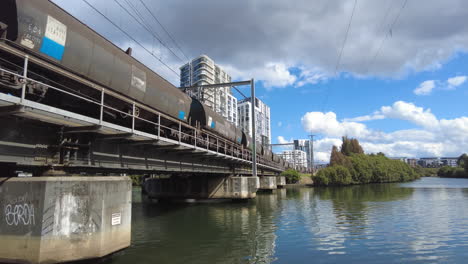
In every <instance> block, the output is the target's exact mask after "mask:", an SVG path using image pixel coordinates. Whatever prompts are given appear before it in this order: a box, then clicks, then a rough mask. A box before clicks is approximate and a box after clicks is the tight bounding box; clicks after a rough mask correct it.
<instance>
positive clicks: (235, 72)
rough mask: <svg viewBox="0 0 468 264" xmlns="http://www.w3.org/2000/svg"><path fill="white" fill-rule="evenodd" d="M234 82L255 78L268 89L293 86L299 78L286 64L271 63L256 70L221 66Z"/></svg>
mask: <svg viewBox="0 0 468 264" xmlns="http://www.w3.org/2000/svg"><path fill="white" fill-rule="evenodd" d="M221 66H222V67H223V68H224V69H225V70H226V72H228V73H229V74H230V75H231V76H232V77H233V79H234V80H250V79H252V78H255V79H256V80H260V81H262V82H263V85H264V86H265V88H266V89H272V88H273V87H277V88H282V87H286V86H289V85H293V84H294V83H295V82H296V80H297V77H296V76H295V75H294V74H292V73H291V72H290V71H289V68H288V66H287V65H286V64H284V63H280V62H269V63H266V64H265V65H262V66H261V67H258V68H254V69H249V70H247V69H239V68H236V67H233V66H232V65H221Z"/></svg>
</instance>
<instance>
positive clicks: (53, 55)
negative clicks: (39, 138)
mask: <svg viewBox="0 0 468 264" xmlns="http://www.w3.org/2000/svg"><path fill="white" fill-rule="evenodd" d="M0 38H1V40H0V45H6V46H8V47H11V48H13V49H16V50H20V51H22V52H24V53H26V54H28V55H29V56H31V57H34V58H37V59H38V60H37V61H44V62H45V64H41V63H31V64H30V65H29V67H28V76H30V77H31V78H34V79H37V80H38V81H40V82H41V83H44V84H47V85H41V84H38V83H32V82H28V83H27V89H26V91H27V95H26V98H27V99H30V100H36V101H40V102H41V103H44V104H49V105H53V106H56V107H60V108H63V109H67V110H71V111H75V112H79V113H84V114H86V115H89V116H96V115H97V114H98V109H97V108H96V105H93V104H91V103H89V102H99V101H100V97H101V91H99V90H98V89H96V86H99V87H105V88H106V89H108V90H110V91H113V92H115V94H117V95H120V96H115V97H111V98H106V104H107V106H108V107H106V109H105V111H104V119H106V120H110V121H111V122H114V123H118V124H123V125H125V124H127V125H128V122H129V120H130V119H131V118H129V114H130V113H132V114H133V113H135V115H136V116H137V117H138V122H137V123H136V124H135V125H136V128H137V129H141V130H143V131H147V132H150V133H154V132H155V131H154V129H155V126H154V124H157V123H158V122H159V125H160V126H159V127H163V128H164V129H162V131H161V132H160V133H162V134H163V136H166V137H169V138H170V137H172V138H175V139H178V140H181V141H183V142H189V141H190V143H193V141H194V140H196V139H195V138H197V139H199V140H198V144H205V146H207V147H208V148H210V149H212V148H215V147H216V148H217V147H218V145H217V144H215V143H217V142H216V141H215V138H216V136H221V137H222V138H224V139H225V140H228V141H229V142H230V143H231V145H236V146H239V147H240V148H233V147H230V148H228V149H225V151H226V152H227V153H230V154H232V153H233V152H235V151H237V152H238V151H239V149H241V150H240V151H247V152H248V151H249V149H250V148H251V146H250V145H251V138H250V137H249V136H248V135H247V134H246V133H245V132H244V131H242V130H241V129H239V128H237V127H236V126H234V125H233V124H231V123H230V122H228V121H227V120H226V119H225V118H223V117H222V116H221V115H219V114H217V113H216V112H214V111H213V110H212V109H211V108H209V107H207V106H206V105H204V104H203V103H201V102H200V101H198V100H196V99H194V98H191V97H189V96H188V95H187V94H185V93H183V92H182V91H181V90H180V89H178V88H177V87H175V86H173V85H172V84H170V83H169V82H168V81H166V80H165V79H163V78H162V77H161V76H159V75H158V74H157V73H155V72H153V71H152V70H151V69H149V68H148V67H146V66H145V65H143V64H142V63H140V62H139V61H138V60H136V59H135V58H133V57H132V56H131V52H129V51H130V50H127V51H124V50H122V49H120V48H119V47H117V46H116V45H114V44H113V43H111V42H110V41H108V40H107V39H105V38H104V37H102V36H101V35H99V34H98V33H96V32H95V31H93V30H92V29H91V28H89V27H88V26H86V25H85V24H83V23H82V22H80V21H79V20H77V19H76V18H74V17H73V16H72V15H70V14H68V13H67V12H66V11H64V10H63V9H61V8H60V7H58V6H57V5H55V4H54V3H52V2H51V1H49V0H2V1H1V3H0ZM0 52H1V53H0V66H1V67H2V68H5V69H8V70H9V71H13V72H17V73H18V74H22V68H21V65H22V58H20V57H18V56H15V55H12V54H11V53H9V52H5V51H4V50H3V49H2V50H1V51H0ZM44 65H54V66H55V67H57V68H59V69H61V71H57V70H56V68H51V67H45V66H44ZM70 74H72V75H73V76H79V77H80V78H82V79H83V80H87V81H88V82H87V83H86V84H85V83H84V82H80V81H77V80H76V79H74V78H70V77H69V75H70ZM93 84H96V85H93ZM48 85H51V86H53V85H55V86H58V87H60V88H62V89H64V90H66V91H67V92H69V93H70V94H75V95H79V96H80V97H82V98H87V99H88V100H89V102H83V100H78V99H77V98H76V97H74V96H67V94H63V93H60V92H58V91H56V90H54V89H50V87H49V86H48ZM21 87H22V80H21V78H19V77H17V76H15V75H11V74H7V73H3V74H2V75H1V76H0V91H1V92H4V93H10V94H19V93H20V91H21ZM122 98H130V99H131V100H133V101H135V102H137V103H138V106H136V107H135V104H133V107H132V104H130V103H128V100H122ZM142 106H143V107H142ZM152 110H155V111H157V112H160V113H162V114H164V115H165V116H168V117H169V118H163V119H160V120H158V119H157V118H156V117H157V115H155V112H154V111H152ZM141 120H150V121H151V122H152V123H148V122H141ZM179 122H183V123H184V124H186V125H187V127H189V126H190V127H191V128H195V130H194V129H186V128H185V127H184V128H182V129H183V130H184V131H183V132H184V133H183V135H187V134H188V135H189V136H184V137H183V138H179V137H182V133H177V131H178V124H179ZM193 131H198V133H196V132H195V133H194V132H193ZM210 135H212V136H211V137H210ZM213 136H214V137H213ZM203 142H205V143H203ZM196 144H197V143H196ZM224 146H226V145H224ZM257 156H258V160H259V161H260V162H262V163H264V164H266V165H273V166H278V165H279V166H281V167H283V168H285V167H290V165H289V164H288V163H287V162H285V160H283V159H282V158H281V157H279V156H277V155H274V154H273V153H271V151H269V150H268V149H267V148H263V147H261V146H260V147H258V148H257Z"/></svg>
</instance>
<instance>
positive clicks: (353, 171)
mask: <svg viewBox="0 0 468 264" xmlns="http://www.w3.org/2000/svg"><path fill="white" fill-rule="evenodd" d="M421 176H422V175H421V172H418V171H416V170H415V169H413V168H411V167H410V166H409V165H408V164H406V163H405V162H403V161H400V160H392V159H389V158H387V157H385V155H384V154H383V153H378V154H370V155H366V154H364V150H363V149H362V147H361V145H360V144H359V142H358V140H357V139H349V138H347V137H343V144H342V145H341V149H340V150H338V148H337V147H336V146H333V148H332V153H331V157H330V166H329V167H327V168H325V169H322V170H320V171H319V172H318V173H317V175H316V176H314V177H313V180H314V183H315V184H316V185H319V186H329V185H335V186H337V185H351V184H368V183H384V182H404V181H411V180H415V179H418V178H420V177H421Z"/></svg>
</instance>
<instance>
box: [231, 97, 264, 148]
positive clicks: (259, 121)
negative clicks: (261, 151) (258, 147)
mask: <svg viewBox="0 0 468 264" xmlns="http://www.w3.org/2000/svg"><path fill="white" fill-rule="evenodd" d="M237 109H238V116H239V127H241V128H243V129H244V131H245V132H246V133H247V134H248V135H250V136H252V105H251V98H246V99H243V100H241V101H239V103H238V106H237ZM255 121H256V122H255V123H256V127H255V131H256V132H257V133H256V140H257V142H260V143H262V144H264V145H269V144H271V126H270V107H269V106H268V105H266V104H265V103H263V102H262V101H261V100H260V99H258V98H255Z"/></svg>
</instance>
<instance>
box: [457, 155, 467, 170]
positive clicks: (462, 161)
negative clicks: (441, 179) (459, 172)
mask: <svg viewBox="0 0 468 264" xmlns="http://www.w3.org/2000/svg"><path fill="white" fill-rule="evenodd" d="M466 160H468V155H466V153H463V154H462V155H461V156H460V157H458V160H457V165H458V167H462V168H463V167H465V161H466Z"/></svg>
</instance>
